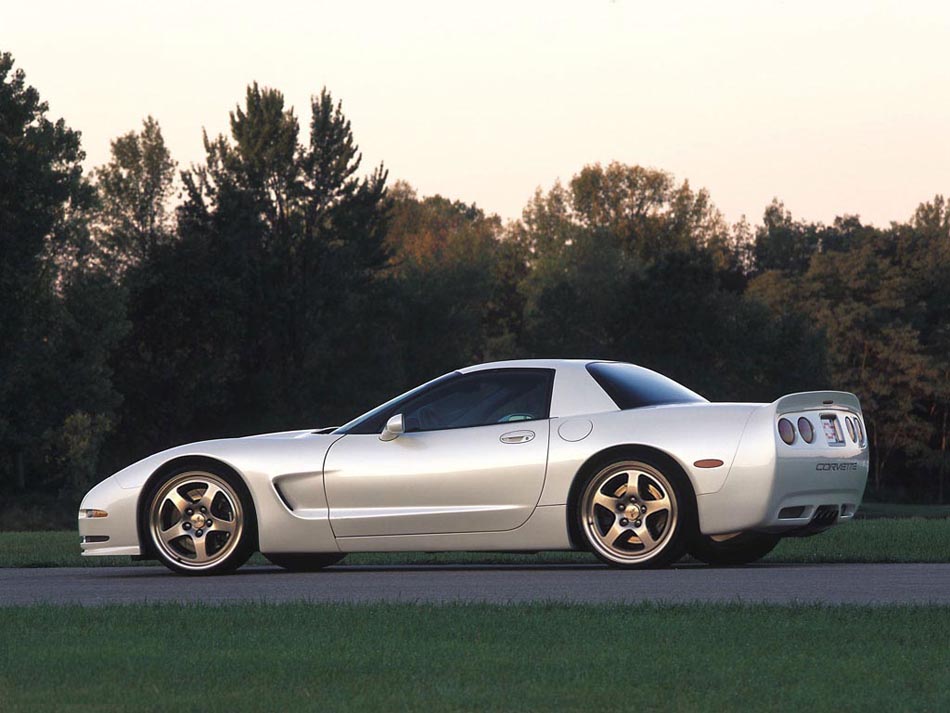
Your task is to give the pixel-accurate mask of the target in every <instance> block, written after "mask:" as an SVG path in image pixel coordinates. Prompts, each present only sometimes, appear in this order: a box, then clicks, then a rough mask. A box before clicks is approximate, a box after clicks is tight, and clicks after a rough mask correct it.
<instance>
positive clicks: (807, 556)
mask: <svg viewBox="0 0 950 713" xmlns="http://www.w3.org/2000/svg"><path fill="white" fill-rule="evenodd" d="M947 543H950V519H924V518H904V519H875V520H856V521H854V522H850V523H845V524H843V525H839V526H837V527H834V528H832V529H831V530H829V531H827V532H824V533H822V534H820V535H817V536H815V537H808V538H795V539H786V540H783V541H782V542H781V543H779V546H778V547H777V548H776V549H775V551H773V552H772V554H770V555H769V556H768V557H767V558H766V560H765V561H768V562H788V563H800V562H806V563H808V562H810V563H819V562H950V547H948V546H947ZM344 561H345V562H346V563H347V564H382V565H387V564H397V563H399V564H440V563H445V564H447V563H471V564H476V563H477V564H493V563H511V564H519V563H521V564H528V563H532V564H533V563H545V562H557V563H592V562H595V561H596V560H595V559H594V557H593V555H589V554H586V553H582V552H542V553H538V554H529V555H521V554H504V553H496V552H447V553H439V554H427V553H422V552H410V553H396V554H352V555H348V556H347V558H346V560H344ZM252 563H253V564H265V563H266V560H264V559H263V558H262V557H260V556H259V555H257V556H255V558H254V559H252ZM129 564H133V562H132V561H131V560H130V558H128V557H107V558H103V557H81V556H80V555H79V536H78V535H77V534H76V533H75V532H62V531H56V532H0V567H101V566H115V565H129ZM137 564H146V565H147V564H154V563H152V562H143V563H137Z"/></svg>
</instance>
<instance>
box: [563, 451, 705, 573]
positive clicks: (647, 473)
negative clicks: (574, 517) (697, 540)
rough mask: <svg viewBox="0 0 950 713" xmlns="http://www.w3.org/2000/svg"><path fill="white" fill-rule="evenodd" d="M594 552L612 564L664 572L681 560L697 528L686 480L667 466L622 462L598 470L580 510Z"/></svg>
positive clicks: (588, 541) (634, 461)
mask: <svg viewBox="0 0 950 713" xmlns="http://www.w3.org/2000/svg"><path fill="white" fill-rule="evenodd" d="M578 516H579V525H580V531H581V533H583V536H584V538H585V539H586V540H587V544H588V545H589V547H590V549H591V551H592V552H593V553H594V554H595V555H597V557H599V558H600V559H601V560H603V561H604V562H607V563H608V564H610V565H613V566H618V567H627V568H646V567H664V566H666V565H669V564H672V563H673V562H676V561H677V560H678V559H679V558H680V557H682V556H683V554H684V552H685V550H686V545H687V543H688V542H689V539H690V537H691V535H692V532H693V530H694V528H695V525H694V522H695V505H694V504H693V499H692V490H691V489H690V485H689V482H688V481H687V479H686V475H685V474H683V472H682V471H680V470H678V469H676V468H674V467H672V466H669V465H660V464H656V465H655V464H653V463H648V462H646V461H642V460H620V461H615V462H613V463H610V464H609V465H606V466H605V467H602V468H600V469H599V470H596V471H594V472H593V473H592V474H591V476H590V477H589V478H588V480H587V483H586V485H585V486H584V489H583V491H582V495H581V498H580V501H579V507H578Z"/></svg>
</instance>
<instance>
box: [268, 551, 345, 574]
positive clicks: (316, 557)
mask: <svg viewBox="0 0 950 713" xmlns="http://www.w3.org/2000/svg"><path fill="white" fill-rule="evenodd" d="M264 556H265V557H266V558H267V559H268V560H270V561H271V562H272V563H273V564H276V565H277V566H278V567H283V568H284V569H286V570H288V571H290V572H316V571H318V570H321V569H323V568H324V567H330V566H331V565H335V564H336V563H337V562H339V561H340V560H342V559H343V558H344V557H346V555H345V554H341V553H339V552H319V553H311V552H303V553H297V552H279V553H276V554H270V555H268V554H265V555H264Z"/></svg>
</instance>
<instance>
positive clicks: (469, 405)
mask: <svg viewBox="0 0 950 713" xmlns="http://www.w3.org/2000/svg"><path fill="white" fill-rule="evenodd" d="M553 380H554V372H553V370H551V369H496V370H486V371H476V372H473V373H468V374H457V375H456V376H455V377H453V378H450V379H447V380H441V381H439V382H436V383H434V384H433V385H432V386H431V387H429V388H427V389H425V390H423V391H422V392H421V393H417V394H413V395H412V396H411V397H410V398H409V399H408V400H406V401H404V402H401V403H397V404H395V405H393V406H392V407H390V408H389V409H388V410H387V411H386V412H383V413H379V414H377V415H376V417H375V419H374V421H373V423H371V424H369V426H367V427H365V428H362V429H361V428H356V429H354V432H349V433H347V434H346V435H344V436H343V437H342V438H341V439H340V440H338V441H337V442H335V443H334V444H333V446H332V447H331V448H330V450H329V452H328V453H327V458H326V461H325V465H324V483H325V486H326V492H327V501H328V504H329V507H330V522H331V524H332V527H333V531H334V534H335V535H336V536H337V537H359V536H379V535H413V534H436V533H458V532H491V531H501V530H510V529H514V528H516V527H518V526H519V525H521V524H523V523H524V522H525V521H526V520H527V519H528V517H529V516H530V515H531V513H532V512H533V510H534V508H535V506H536V505H537V502H538V498H539V497H540V495H541V489H542V487H543V485H544V475H545V469H546V466H547V454H548V433H549V426H550V424H549V420H548V417H549V411H550V404H551V389H552V387H553ZM398 413H401V414H403V416H404V419H405V431H406V432H405V433H403V434H401V435H399V436H398V437H397V438H395V439H393V440H389V441H382V440H380V438H379V434H380V431H381V430H382V424H384V423H385V421H386V420H387V419H388V418H389V417H391V416H392V415H395V414H398ZM360 431H362V432H360Z"/></svg>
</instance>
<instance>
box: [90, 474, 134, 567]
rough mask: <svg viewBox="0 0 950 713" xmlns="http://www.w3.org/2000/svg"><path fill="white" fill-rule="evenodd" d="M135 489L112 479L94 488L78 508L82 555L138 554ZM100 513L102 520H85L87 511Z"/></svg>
mask: <svg viewBox="0 0 950 713" xmlns="http://www.w3.org/2000/svg"><path fill="white" fill-rule="evenodd" d="M138 494H139V489H138V488H132V489H127V488H123V487H121V486H120V485H119V483H118V481H117V480H116V478H115V476H112V477H110V478H106V479H105V480H103V481H102V482H101V483H99V485H97V486H96V487H94V488H93V489H92V490H90V491H89V492H88V493H86V497H84V498H83V499H82V504H81V505H80V506H79V537H80V545H79V546H80V547H81V549H82V554H83V556H104V555H132V556H136V555H141V554H142V548H141V546H140V545H139V536H138V530H137V526H136V506H137V504H138ZM91 510H101V511H104V512H106V513H108V514H107V516H106V517H87V516H86V513H87V511H91Z"/></svg>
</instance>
